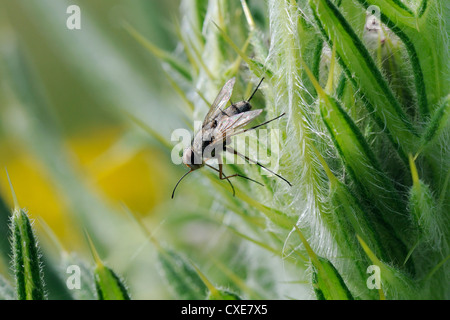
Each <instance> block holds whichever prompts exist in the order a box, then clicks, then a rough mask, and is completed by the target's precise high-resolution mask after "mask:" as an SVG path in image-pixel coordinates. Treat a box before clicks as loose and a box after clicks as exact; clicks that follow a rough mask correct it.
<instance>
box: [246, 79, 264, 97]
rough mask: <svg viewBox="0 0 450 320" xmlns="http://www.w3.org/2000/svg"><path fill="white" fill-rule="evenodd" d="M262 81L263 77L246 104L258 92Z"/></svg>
mask: <svg viewBox="0 0 450 320" xmlns="http://www.w3.org/2000/svg"><path fill="white" fill-rule="evenodd" d="M263 80H264V77H262V78H261V80H260V81H259V83H258V85H257V86H256V89H255V90H254V91H253V93H252V95H251V96H250V98H248V100H247V102H250V100H252V98H253V96H254V95H255V93H256V91H257V90H258V88H259V86H260V85H261V83H262V82H263Z"/></svg>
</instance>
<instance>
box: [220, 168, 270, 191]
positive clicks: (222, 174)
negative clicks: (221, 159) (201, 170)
mask: <svg viewBox="0 0 450 320" xmlns="http://www.w3.org/2000/svg"><path fill="white" fill-rule="evenodd" d="M222 166H223V165H222V164H220V163H219V177H220V179H221V180H224V179H229V178H233V177H241V178H244V179H247V180H250V181H253V182H254V183H257V184H259V185H260V186H264V185H263V184H262V183H261V182H258V181H256V180H253V179H251V178H249V177H246V176H243V175H241V174H239V173H235V174H232V175H231V176H225V173H224V172H223V170H222ZM214 169H215V168H214Z"/></svg>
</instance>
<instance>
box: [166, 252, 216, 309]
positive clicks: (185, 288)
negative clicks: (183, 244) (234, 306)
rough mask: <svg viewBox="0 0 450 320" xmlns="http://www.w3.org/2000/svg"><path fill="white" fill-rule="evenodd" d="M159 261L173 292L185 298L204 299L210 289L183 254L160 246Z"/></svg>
mask: <svg viewBox="0 0 450 320" xmlns="http://www.w3.org/2000/svg"><path fill="white" fill-rule="evenodd" d="M158 261H159V264H160V266H161V270H162V272H163V274H164V278H165V279H166V281H167V283H168V284H169V286H170V288H171V289H172V290H173V293H174V294H175V295H176V296H177V297H178V298H179V299H183V300H203V299H205V298H206V293H207V291H208V289H207V287H206V285H205V284H204V283H203V281H202V279H201V278H200V276H199V275H198V273H197V272H196V271H195V269H194V268H193V267H192V265H191V264H190V263H188V262H187V261H186V259H185V258H183V257H182V256H181V255H179V254H178V253H176V252H175V251H172V250H170V249H165V248H161V247H160V248H159V250H158Z"/></svg>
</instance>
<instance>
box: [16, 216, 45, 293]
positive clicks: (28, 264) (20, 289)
mask: <svg viewBox="0 0 450 320" xmlns="http://www.w3.org/2000/svg"><path fill="white" fill-rule="evenodd" d="M11 231H12V247H13V261H12V265H13V272H14V275H15V278H16V293H17V298H18V299H19V300H44V299H46V293H45V289H44V276H43V272H42V266H41V265H42V262H41V257H40V252H39V246H38V243H37V239H36V236H35V235H34V231H33V228H32V227H31V223H30V220H29V218H28V215H27V213H26V212H25V211H24V210H23V209H20V208H15V209H14V212H13V216H12V219H11Z"/></svg>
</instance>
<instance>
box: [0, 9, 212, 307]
mask: <svg viewBox="0 0 450 320" xmlns="http://www.w3.org/2000/svg"><path fill="white" fill-rule="evenodd" d="M71 4H77V5H79V6H80V8H81V30H69V29H68V28H67V27H66V20H67V18H68V17H69V16H70V14H68V13H66V9H67V7H68V6H69V5H71ZM178 7H179V2H178V1H175V0H171V1H156V0H154V1H149V0H131V1H130V0H126V1H125V0H122V1H121V0H117V1H116V0H114V1H111V0H96V1H87V0H85V1H59V0H58V1H55V0H39V1H28V0H19V1H9V0H0V165H1V167H2V173H1V174H0V193H1V199H2V205H1V207H2V209H1V210H2V213H1V214H2V218H1V223H0V224H1V226H0V231H1V232H2V236H1V237H2V248H1V250H2V254H3V255H2V259H1V260H0V261H1V262H0V273H2V274H3V275H5V274H8V273H9V270H8V259H9V254H10V253H9V249H8V245H9V244H8V239H7V234H8V230H7V221H8V215H9V214H10V208H12V206H13V204H12V197H11V191H10V188H9V185H8V182H7V177H6V173H5V170H4V168H7V170H8V172H9V175H10V177H11V180H12V184H13V186H14V189H15V192H16V194H17V196H18V200H19V204H20V205H21V206H22V207H25V208H26V209H27V210H28V212H29V214H30V216H31V218H33V219H35V224H34V226H35V228H36V229H37V232H38V237H39V239H40V241H41V243H43V244H44V246H43V247H44V255H47V256H53V259H58V257H57V252H58V250H53V249H55V243H54V241H52V240H51V239H52V235H50V234H49V232H48V231H45V228H43V226H44V225H45V224H47V225H48V226H49V227H50V229H51V230H52V232H53V233H54V236H56V237H53V238H57V239H58V241H59V242H60V244H61V245H62V246H63V248H64V249H65V250H67V251H76V252H77V253H78V254H80V255H81V256H83V257H84V258H85V259H86V261H87V262H88V263H92V258H91V257H90V254H89V250H88V246H87V242H86V240H85V237H84V236H83V229H86V230H87V232H88V233H89V234H90V235H91V236H92V237H93V238H94V240H95V244H96V246H97V247H98V250H99V251H100V253H101V256H102V258H103V259H104V260H105V261H106V262H107V263H108V264H109V265H110V266H111V267H113V268H114V269H115V270H116V271H117V272H119V273H120V274H122V275H124V277H125V279H126V280H127V283H128V284H129V285H130V287H131V293H132V295H133V298H168V297H170V295H169V293H168V292H167V290H166V288H165V284H164V283H163V281H162V280H161V279H160V277H159V275H158V273H157V272H156V267H155V263H154V260H155V257H154V251H155V250H154V248H152V246H151V245H150V244H149V242H148V240H146V239H145V235H144V234H143V233H142V232H140V231H139V230H140V229H139V228H138V227H137V226H136V222H135V221H133V219H132V218H130V216H129V215H128V214H127V211H132V212H134V213H135V214H136V215H138V216H140V217H141V218H142V219H143V221H144V222H145V224H146V225H147V226H148V228H149V229H150V230H151V231H152V232H153V231H154V232H155V235H156V236H157V237H158V238H159V239H161V240H162V241H163V240H164V239H165V238H166V237H169V238H170V240H169V241H170V242H171V243H173V242H177V241H178V242H179V243H182V244H184V245H185V246H186V244H187V245H188V246H189V245H190V244H191V245H192V246H191V250H195V246H196V245H197V243H198V242H200V243H201V242H202V241H204V240H205V239H206V238H204V237H207V235H206V234H202V230H203V231H204V232H208V231H207V230H208V228H202V229H201V230H198V228H197V227H198V226H197V225H194V226H188V227H186V228H185V227H183V228H184V229H183V230H179V229H177V228H176V225H177V224H176V222H173V221H172V220H176V219H177V214H178V211H179V208H180V207H181V206H182V207H183V212H187V211H188V212H189V211H192V212H194V211H195V210H196V209H195V208H196V206H195V204H196V203H197V202H198V199H196V192H195V190H191V191H189V190H184V191H185V192H184V194H185V196H184V197H183V195H181V196H180V197H179V199H176V200H171V199H170V194H171V191H172V188H173V185H174V183H175V182H176V181H177V178H178V177H179V175H180V174H181V173H182V172H184V171H183V169H182V168H180V166H178V167H177V166H175V165H174V164H172V162H171V160H170V154H168V152H167V151H165V150H163V149H162V148H161V146H160V145H159V144H158V142H156V141H155V140H154V139H152V138H151V137H150V135H149V134H148V133H147V132H146V131H145V130H143V129H142V128H141V127H140V126H139V125H137V124H136V123H135V122H134V121H131V120H130V118H132V117H135V118H137V119H140V120H141V121H142V122H143V123H145V124H147V125H149V126H151V127H152V128H154V129H155V130H157V131H158V132H159V133H160V134H161V135H162V136H165V137H166V138H168V139H170V134H171V131H172V130H173V129H175V128H180V127H185V126H186V125H185V124H183V123H182V122H181V121H180V119H179V116H176V110H177V108H176V105H177V104H179V103H181V102H180V100H179V98H178V97H177V95H176V94H174V93H173V91H172V89H171V87H170V85H169V84H168V82H167V80H166V77H165V76H164V74H163V73H162V68H161V65H160V63H159V62H158V61H157V59H156V58H155V57H154V56H152V55H151V54H150V53H149V52H148V51H146V50H145V49H144V48H143V47H142V46H141V45H140V44H139V43H138V42H137V41H136V40H135V39H134V38H132V37H131V36H130V34H129V33H128V32H127V31H126V30H125V29H124V28H123V22H128V23H129V24H131V25H132V26H133V27H134V28H136V29H137V30H139V32H140V33H141V34H142V35H143V36H145V37H146V38H148V39H151V41H152V42H153V43H154V44H156V45H157V46H159V47H160V48H163V49H166V50H168V51H173V50H174V49H176V45H177V39H176V37H175V36H174V35H173V32H174V31H173V27H172V23H173V21H174V19H175V18H176V16H177V15H178V13H179V12H178V10H179V8H178ZM130 115H131V117H130ZM193 180H194V181H195V178H193ZM186 200H189V202H190V203H188V204H186ZM190 208H191V209H190ZM197 213H198V212H195V214H197ZM166 219H168V220H169V221H172V222H169V223H167V224H165V223H164V222H165V221H166ZM171 219H172V220H171ZM191 227H192V228H193V229H192V230H189V228H191ZM199 231H200V232H199ZM174 234H176V235H177V236H176V237H174V236H173V235H174ZM192 234H196V237H194V238H193V237H191V235H192ZM183 237H186V239H188V240H186V241H185V239H184V238H183ZM52 248H53V249H52ZM47 251H48V252H47ZM49 294H50V298H52V297H53V298H58V296H57V295H58V293H57V292H56V293H53V296H52V292H49Z"/></svg>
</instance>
